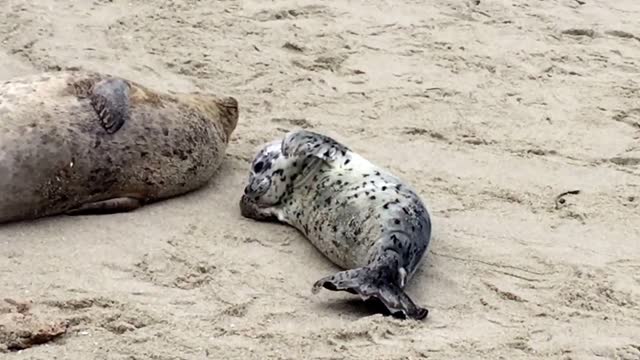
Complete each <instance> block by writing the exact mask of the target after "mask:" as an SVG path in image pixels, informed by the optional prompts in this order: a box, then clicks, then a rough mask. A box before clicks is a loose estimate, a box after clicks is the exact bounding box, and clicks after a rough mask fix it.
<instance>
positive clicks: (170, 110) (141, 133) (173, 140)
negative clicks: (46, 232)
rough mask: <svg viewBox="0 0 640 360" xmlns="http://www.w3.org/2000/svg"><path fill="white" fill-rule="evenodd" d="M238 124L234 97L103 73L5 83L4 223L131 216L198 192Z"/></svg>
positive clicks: (0, 182)
mask: <svg viewBox="0 0 640 360" xmlns="http://www.w3.org/2000/svg"><path fill="white" fill-rule="evenodd" d="M237 122H238V102H237V101H236V100H235V99H234V98H232V97H217V96H214V95H211V94H199V93H161V92H157V91H154V90H151V89H149V88H147V87H145V86H143V85H141V84H138V83H136V82H133V81H130V80H127V79H123V78H121V77H117V76H112V75H108V74H103V73H98V72H90V71H82V70H71V71H60V72H45V73H40V74H37V75H29V76H23V77H17V78H14V79H12V80H9V81H5V82H3V83H0V223H6V222H12V221H20V220H28V219H35V218H40V217H44V216H50V215H56V214H71V215H74V214H75V215H82V214H104V213H115V212H122V211H130V210H133V209H136V208H138V207H140V206H142V205H144V204H145V203H149V202H152V201H157V200H161V199H166V198H169V197H173V196H177V195H180V194H184V193H186V192H189V191H192V190H195V189H198V188H200V187H202V186H204V185H205V184H206V183H207V182H208V181H209V180H210V179H211V178H212V176H213V175H215V173H216V172H217V169H218V167H219V166H220V164H221V163H222V160H223V158H224V155H225V151H226V147H227V145H228V141H229V137H230V135H231V133H232V132H233V131H234V129H235V127H236V125H237Z"/></svg>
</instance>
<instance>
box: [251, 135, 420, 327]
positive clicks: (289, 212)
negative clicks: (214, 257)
mask: <svg viewBox="0 0 640 360" xmlns="http://www.w3.org/2000/svg"><path fill="white" fill-rule="evenodd" d="M240 208H241V212H242V214H243V216H245V217H248V218H253V219H256V220H277V221H280V222H283V223H286V224H289V225H291V226H293V227H295V228H297V229H298V230H300V231H301V232H302V233H303V234H304V235H305V236H306V237H307V238H308V239H309V240H310V241H311V243H313V244H314V246H315V247H316V248H318V249H319V250H320V251H321V252H322V253H323V254H324V255H325V256H327V257H328V258H329V259H330V260H331V261H332V262H334V263H335V264H337V265H338V266H340V267H342V268H343V269H348V270H346V271H342V272H339V273H337V274H335V275H332V276H328V277H326V278H323V279H320V280H319V281H318V282H317V283H316V284H315V285H314V288H313V289H314V292H317V291H318V289H319V288H320V287H325V288H328V289H331V290H344V291H348V292H351V293H354V294H359V295H361V296H362V297H363V298H369V297H374V298H377V299H379V300H381V301H382V302H383V303H384V304H385V305H386V306H387V308H388V309H389V310H390V311H391V312H392V313H394V314H398V315H404V316H406V317H411V318H417V319H420V318H424V317H425V316H426V315H427V310H426V309H423V308H420V307H418V306H416V305H415V304H414V303H413V301H411V299H410V298H409V297H408V296H407V295H406V294H405V293H404V291H403V289H404V287H405V285H406V283H407V281H408V280H409V279H410V278H411V277H412V276H413V274H414V273H415V271H416V269H417V268H418V266H419V264H420V263H421V260H422V259H423V257H424V255H425V253H426V251H427V248H428V245H429V241H430V237H431V221H430V216H429V213H428V211H427V209H426V207H425V205H424V204H423V202H422V201H421V200H420V198H419V196H418V195H417V194H416V193H415V192H414V191H413V190H412V189H411V188H410V187H408V186H407V185H405V184H404V183H403V182H402V181H401V180H400V179H399V178H397V177H396V176H394V175H392V174H390V173H388V172H386V171H384V170H383V169H381V168H379V167H378V166H376V165H374V164H372V163H371V162H369V161H368V160H366V159H364V158H363V157H361V156H360V155H358V154H356V153H354V152H352V151H351V150H349V149H348V148H347V147H346V146H344V145H342V144H340V143H338V142H337V141H335V140H333V139H331V138H329V137H327V136H325V135H322V134H317V133H314V132H310V131H304V130H301V131H295V132H290V133H288V134H287V135H286V137H285V138H284V139H283V140H282V141H276V142H272V143H269V144H267V145H265V146H264V148H263V149H261V150H260V152H259V153H258V154H257V155H256V157H255V159H254V161H253V163H252V165H251V174H250V177H249V183H248V185H247V186H246V188H245V194H244V196H243V197H242V200H241V202H240Z"/></svg>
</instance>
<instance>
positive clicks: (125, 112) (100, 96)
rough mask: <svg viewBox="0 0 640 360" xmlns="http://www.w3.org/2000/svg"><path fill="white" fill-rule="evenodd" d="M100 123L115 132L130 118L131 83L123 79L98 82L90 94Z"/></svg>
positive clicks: (112, 132) (109, 131)
mask: <svg viewBox="0 0 640 360" xmlns="http://www.w3.org/2000/svg"><path fill="white" fill-rule="evenodd" d="M89 97H90V99H91V106H93V109H94V110H95V111H96V114H98V118H99V119H100V124H101V125H102V127H103V128H104V129H105V130H106V131H107V133H109V134H114V133H115V132H116V131H118V130H119V129H120V128H121V127H122V125H124V123H125V122H126V121H127V120H128V119H129V84H128V83H127V82H126V81H124V80H122V79H117V78H115V79H105V80H101V81H99V82H97V83H96V84H95V85H94V86H93V89H92V90H91V93H90V95H89Z"/></svg>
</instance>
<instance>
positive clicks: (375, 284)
mask: <svg viewBox="0 0 640 360" xmlns="http://www.w3.org/2000/svg"><path fill="white" fill-rule="evenodd" d="M389 271H390V270H389V268H388V267H369V266H365V267H361V268H357V269H351V270H346V271H340V272H338V273H336V274H334V275H331V276H327V277H324V278H322V279H320V280H318V281H316V283H315V284H313V288H312V290H311V292H312V293H314V294H316V293H318V291H320V288H322V287H324V288H326V289H329V290H333V291H347V292H349V293H351V294H355V295H360V297H362V298H363V299H364V300H367V299H369V298H375V299H378V300H380V301H381V302H382V303H383V304H384V305H385V307H386V308H387V310H389V312H390V313H391V314H392V315H393V316H396V317H404V318H412V319H415V320H422V319H424V318H425V317H427V315H428V314H429V310H427V309H425V308H421V307H419V306H417V305H416V304H415V303H414V302H413V300H411V298H410V297H409V295H407V294H406V293H405V292H404V290H403V289H402V288H401V287H400V286H398V285H397V284H396V283H395V281H393V279H394V277H392V276H390V275H391V274H390V273H389Z"/></svg>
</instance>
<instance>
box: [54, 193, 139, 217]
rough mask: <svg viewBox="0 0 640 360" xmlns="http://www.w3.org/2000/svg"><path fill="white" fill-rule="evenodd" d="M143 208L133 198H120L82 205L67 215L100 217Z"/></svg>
mask: <svg viewBox="0 0 640 360" xmlns="http://www.w3.org/2000/svg"><path fill="white" fill-rule="evenodd" d="M140 206H142V202H141V201H140V200H138V199H136V198H132V197H120V198H113V199H108V200H103V201H96V202H92V203H87V204H82V205H80V207H78V208H75V209H72V210H69V211H67V212H66V214H67V215H100V214H114V213H119V212H127V211H131V210H135V209H137V208H139V207H140Z"/></svg>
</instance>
